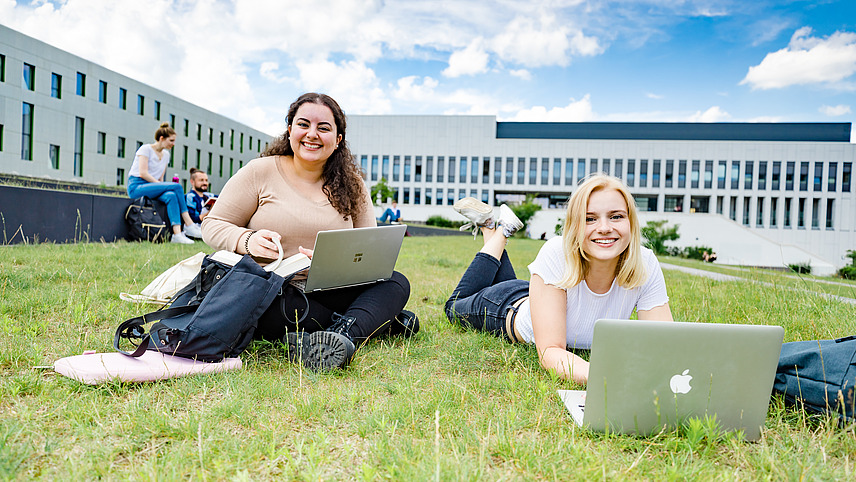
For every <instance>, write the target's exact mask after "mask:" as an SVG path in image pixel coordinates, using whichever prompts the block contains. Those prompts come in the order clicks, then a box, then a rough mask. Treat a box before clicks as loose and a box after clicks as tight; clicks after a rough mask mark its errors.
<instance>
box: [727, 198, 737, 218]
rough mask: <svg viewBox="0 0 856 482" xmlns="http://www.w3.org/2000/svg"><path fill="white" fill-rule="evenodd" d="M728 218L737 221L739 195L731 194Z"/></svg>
mask: <svg viewBox="0 0 856 482" xmlns="http://www.w3.org/2000/svg"><path fill="white" fill-rule="evenodd" d="M728 218H729V219H731V220H732V221H737V196H731V202H730V203H729V205H728Z"/></svg>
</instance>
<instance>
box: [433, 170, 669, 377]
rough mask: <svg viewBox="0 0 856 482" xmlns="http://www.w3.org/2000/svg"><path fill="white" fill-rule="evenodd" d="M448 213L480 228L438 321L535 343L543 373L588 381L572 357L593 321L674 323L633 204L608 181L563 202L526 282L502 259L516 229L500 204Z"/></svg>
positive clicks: (466, 204)
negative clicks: (558, 232) (554, 232)
mask: <svg viewBox="0 0 856 482" xmlns="http://www.w3.org/2000/svg"><path fill="white" fill-rule="evenodd" d="M454 207H455V210H456V211H458V212H459V213H461V214H462V215H463V216H465V217H466V218H467V219H469V220H470V225H471V226H472V227H473V228H474V229H479V228H480V229H481V232H482V235H483V236H484V246H483V247H482V249H481V250H480V251H479V252H478V253H476V256H475V258H474V259H473V261H472V263H470V266H469V267H468V268H467V270H466V272H465V273H464V275H463V277H462V278H461V281H460V282H459V283H458V286H457V287H456V288H455V290H454V291H453V292H452V295H451V296H450V297H449V300H448V301H446V306H445V311H446V316H447V317H448V318H449V320H451V321H458V322H459V323H461V324H462V325H463V326H467V327H471V328H475V329H477V330H482V331H485V332H488V333H492V334H494V335H497V336H501V337H504V338H505V339H506V340H508V341H509V342H511V343H516V342H526V343H535V346H536V347H537V349H538V355H539V358H540V361H541V366H543V367H544V368H545V369H547V370H551V371H555V372H556V373H557V374H558V375H559V376H561V377H562V378H565V379H573V380H574V381H575V382H577V383H581V384H585V383H586V382H587V381H588V373H589V364H588V362H586V361H585V360H583V359H582V358H580V357H579V356H577V355H576V354H574V353H573V352H572V350H574V349H590V348H591V341H592V333H593V330H594V322H595V321H596V320H598V319H601V318H624V319H626V318H629V317H630V315H631V314H632V313H633V310H634V309H635V310H636V312H637V315H638V318H639V319H640V320H665V321H672V312H671V310H670V309H669V297H668V295H667V294H666V285H665V282H664V280H663V272H662V270H661V269H660V264H659V262H658V261H657V258H656V257H655V256H654V253H653V252H652V251H651V250H650V249H648V248H645V247H643V246H641V234H640V228H639V218H638V215H637V213H636V203H635V202H634V200H633V196H631V195H630V192H629V191H628V190H627V186H625V185H624V183H623V182H622V181H621V180H620V179H618V178H615V177H612V176H608V175H605V174H597V175H592V176H590V177H589V178H587V179H586V180H585V182H583V183H582V184H581V185H580V186H579V188H578V189H577V190H576V192H574V194H573V195H572V196H571V198H570V200H569V202H568V210H567V216H566V218H565V225H564V229H563V235H562V236H561V237H556V238H553V239H551V240H549V241H547V242H546V243H545V244H544V246H543V247H542V248H541V251H540V252H539V253H538V256H537V257H536V258H535V261H533V262H532V264H530V265H529V272H530V274H531V280H530V281H525V280H519V279H517V278H516V276H515V274H514V268H513V267H512V266H511V261H510V260H509V258H508V253H506V252H505V246H506V244H507V242H508V238H509V237H511V236H512V235H513V234H514V233H515V232H516V231H517V230H518V229H520V228H521V227H522V226H523V223H521V222H520V220H519V219H518V218H517V216H515V214H514V213H513V212H512V211H511V209H510V208H508V206H506V205H504V204H503V205H502V206H500V208H499V216H494V212H493V208H491V207H490V206H488V205H487V204H485V203H482V202H480V201H478V200H476V199H474V198H464V199H461V200H459V201H458V202H457V203H455V206H454Z"/></svg>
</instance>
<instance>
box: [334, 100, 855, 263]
mask: <svg viewBox="0 0 856 482" xmlns="http://www.w3.org/2000/svg"><path fill="white" fill-rule="evenodd" d="M850 130H851V125H850V123H790V124H785V123H707V124H704V123H598V122H583V123H543V122H532V123H516V122H497V120H496V118H495V117H493V116H350V117H349V130H348V138H349V142H350V143H351V147H352V150H353V152H354V153H355V155H356V156H357V159H358V161H359V163H360V165H361V166H362V168H363V170H364V171H365V172H366V181H367V183H368V184H369V185H370V186H372V185H375V184H376V183H377V182H378V181H379V180H380V179H381V178H384V179H386V180H387V182H388V184H389V186H390V187H391V188H393V189H394V190H395V191H396V196H397V201H398V203H399V205H400V208H401V209H402V213H403V216H404V218H405V219H410V220H425V219H427V218H428V217H429V216H431V215H435V214H437V215H443V216H445V217H447V218H451V219H455V218H457V215H456V214H455V213H454V212H453V211H452V210H451V209H450V207H451V205H452V204H453V203H454V202H455V200H457V199H459V198H461V197H464V196H473V197H476V198H479V199H481V200H483V201H485V202H488V203H491V204H499V203H501V202H509V201H518V200H523V199H525V196H526V195H531V196H535V201H536V202H538V203H540V204H542V206H543V207H544V208H545V211H544V212H543V213H539V217H540V218H541V219H540V221H541V226H547V227H546V228H539V230H538V231H537V232H534V231H533V232H532V235H533V236H536V237H537V236H538V235H540V233H541V229H543V230H544V231H545V232H547V234H548V236H552V235H553V227H554V226H555V224H556V222H557V220H558V219H559V218H561V217H563V216H564V213H563V211H562V210H561V208H562V207H563V204H564V203H565V201H566V200H567V198H568V196H569V195H570V194H571V193H572V192H573V191H574V189H575V187H576V185H577V183H578V182H579V181H580V180H581V179H583V178H584V177H585V176H586V175H588V174H590V173H593V172H607V173H610V174H613V175H616V176H618V177H620V178H622V179H623V180H624V181H625V182H626V183H627V185H628V186H629V187H630V190H631V192H632V193H633V195H634V197H635V198H636V201H637V206H638V208H639V210H640V211H642V212H643V219H654V218H662V219H667V220H668V219H669V217H670V216H671V215H672V214H680V215H681V216H677V218H680V219H682V220H683V223H684V224H685V225H687V218H686V217H685V215H686V214H694V215H699V216H702V215H704V216H708V217H707V218H705V219H706V221H705V222H704V223H701V225H702V226H704V225H708V226H711V227H713V229H712V230H711V231H710V232H701V233H700V232H698V231H695V232H693V233H683V235H684V236H685V237H686V238H687V239H686V240H685V244H688V245H715V244H717V242H720V241H721V242H722V243H720V244H723V243H724V244H728V243H727V241H729V240H721V239H720V238H721V237H722V235H721V233H723V232H729V233H733V232H732V231H731V228H732V227H737V228H738V229H737V231H736V232H738V233H739V232H744V233H746V234H747V235H748V236H747V237H746V238H745V239H746V241H745V243H744V245H743V248H742V249H741V247H740V243H737V245H736V246H735V245H734V243H731V244H730V245H729V246H731V248H729V249H728V251H735V252H733V253H731V252H729V253H723V252H721V251H720V252H719V253H718V254H719V255H720V260H723V259H731V260H734V261H735V262H738V263H740V264H753V263H754V262H757V263H759V264H755V265H760V266H781V265H782V264H785V265H786V264H788V263H790V262H796V261H795V260H799V259H800V257H801V256H805V259H809V258H811V260H812V263H813V264H823V263H824V262H826V264H828V265H829V266H835V267H838V266H841V265H843V264H844V263H845V261H849V259H847V258H846V257H845V254H846V252H847V250H848V249H856V197H854V193H853V191H854V186H853V164H854V161H856V144H852V143H850ZM672 217H675V216H672ZM545 218H547V219H546V221H545ZM675 222H676V223H677V222H678V221H675ZM722 223H724V224H722ZM692 224H693V225H694V226H698V225H699V223H692ZM726 225H728V226H730V227H728V228H727V229H726V228H725V226H726ZM699 229H703V228H699ZM729 236H731V238H732V239H731V241H733V240H734V235H733V234H729ZM759 237H760V238H759ZM737 239H738V240H741V242H742V240H743V238H742V237H740V236H739V235H738V238H737ZM758 239H762V240H764V241H763V242H761V241H757V240H758ZM753 240H754V241H753ZM711 242H713V243H711ZM705 243H708V244H705ZM746 243H752V244H753V246H754V247H753V246H749V245H748V244H746ZM758 243H761V244H758ZM768 244H771V245H777V246H779V247H781V248H782V250H784V251H787V250H789V249H790V247H796V248H797V252H798V253H797V254H787V255H782V254H778V255H777V256H776V258H777V259H773V260H772V261H769V260H760V259H758V257H757V256H756V255H755V254H754V253H756V252H757V251H765V250H767V251H769V249H767V245H768ZM714 248H715V249H717V250H718V251H719V250H721V249H722V248H720V247H718V246H714ZM740 251H742V253H741V252H740ZM784 251H783V252H784ZM803 253H804V254H803ZM753 258H754V259H753Z"/></svg>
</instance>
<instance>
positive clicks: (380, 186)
mask: <svg viewBox="0 0 856 482" xmlns="http://www.w3.org/2000/svg"><path fill="white" fill-rule="evenodd" d="M371 196H372V203H374V204H378V203H384V202H386V201H387V200H389V199H395V191H394V190H393V189H392V188H391V187H389V184H387V183H386V178H385V177H382V178H380V181H378V182H377V184H375V185H374V186H372V189H371Z"/></svg>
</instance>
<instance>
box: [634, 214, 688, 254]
mask: <svg viewBox="0 0 856 482" xmlns="http://www.w3.org/2000/svg"><path fill="white" fill-rule="evenodd" d="M667 222H668V221H666V220H662V221H648V223H647V224H645V227H643V228H642V236H643V237H644V238H645V246H647V247H648V248H651V250H653V251H654V254H658V255H662V254H666V253H667V251H666V241H674V240H676V239H678V238H679V237H680V235H679V234H678V225H677V224H676V225H674V226H672V227H669V228H667V227H665V224H666V223H667Z"/></svg>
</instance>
